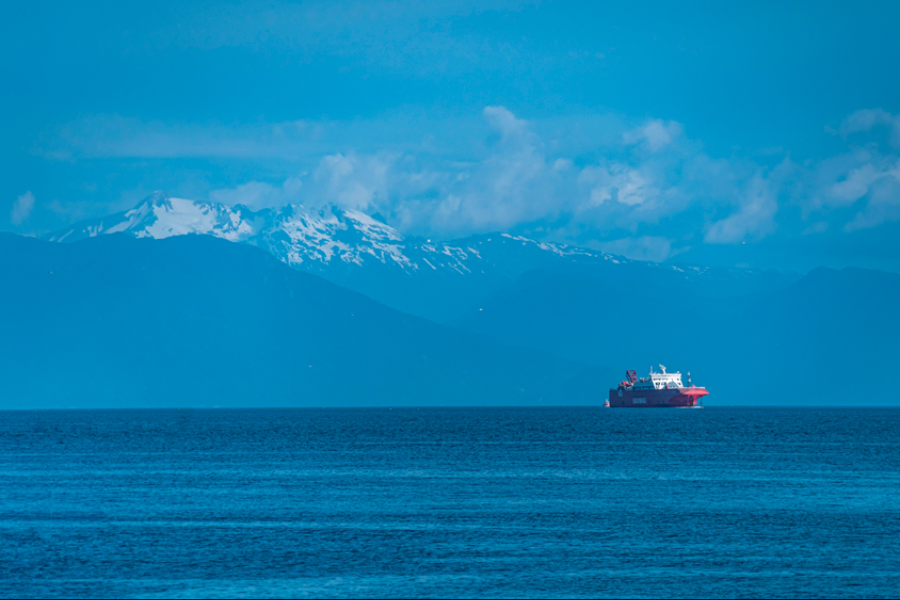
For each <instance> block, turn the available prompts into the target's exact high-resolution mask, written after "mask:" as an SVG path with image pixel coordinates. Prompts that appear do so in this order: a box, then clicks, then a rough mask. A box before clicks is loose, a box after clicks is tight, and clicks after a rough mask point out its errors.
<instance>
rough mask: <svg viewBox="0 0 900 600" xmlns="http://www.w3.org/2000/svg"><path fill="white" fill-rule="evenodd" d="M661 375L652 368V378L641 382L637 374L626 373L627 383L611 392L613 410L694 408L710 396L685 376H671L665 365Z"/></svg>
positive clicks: (625, 380)
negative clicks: (616, 408) (685, 378)
mask: <svg viewBox="0 0 900 600" xmlns="http://www.w3.org/2000/svg"><path fill="white" fill-rule="evenodd" d="M659 369H660V372H655V371H654V370H653V367H650V374H649V375H648V376H646V377H641V378H640V379H638V376H637V372H636V371H626V372H625V379H624V380H623V381H621V382H620V383H619V385H618V386H617V387H615V388H610V390H609V403H608V404H609V406H611V407H618V408H625V407H628V408H694V407H698V406H702V402H701V401H700V399H701V398H702V397H703V396H707V395H709V392H708V391H707V390H706V388H703V387H697V386H695V385H692V384H691V374H690V373H688V374H687V379H688V381H687V385H684V384H683V383H682V381H681V373H680V372H677V371H676V372H675V373H669V372H667V371H666V367H665V365H659Z"/></svg>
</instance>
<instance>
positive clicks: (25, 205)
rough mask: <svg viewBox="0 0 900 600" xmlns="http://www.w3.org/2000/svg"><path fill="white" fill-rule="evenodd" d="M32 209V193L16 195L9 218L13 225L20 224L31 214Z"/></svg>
mask: <svg viewBox="0 0 900 600" xmlns="http://www.w3.org/2000/svg"><path fill="white" fill-rule="evenodd" d="M32 210H34V194H32V193H31V192H25V193H24V194H22V195H21V196H18V197H17V198H16V201H15V202H14V203H13V207H12V212H11V213H10V215H9V220H10V221H11V222H12V224H13V225H21V224H22V223H24V222H25V221H27V220H28V217H30V216H31V211H32Z"/></svg>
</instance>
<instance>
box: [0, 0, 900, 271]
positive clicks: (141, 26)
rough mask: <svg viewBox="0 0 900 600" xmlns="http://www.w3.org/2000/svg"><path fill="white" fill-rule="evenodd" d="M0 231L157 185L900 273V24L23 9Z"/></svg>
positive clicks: (890, 5) (646, 250)
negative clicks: (899, 28) (898, 29)
mask: <svg viewBox="0 0 900 600" xmlns="http://www.w3.org/2000/svg"><path fill="white" fill-rule="evenodd" d="M4 13H5V18H4V19H3V20H2V24H0V49H2V50H0V51H2V54H3V57H4V60H3V61H2V63H0V81H2V83H3V93H2V94H0V109H2V110H3V114H4V118H3V119H2V120H0V135H2V139H3V144H2V145H0V152H2V153H3V154H2V157H0V158H2V160H0V165H2V166H0V230H7V231H13V232H16V233H20V234H25V235H40V234H42V233H46V232H50V231H53V230H56V229H60V228H63V227H65V226H67V225H69V224H72V223H74V222H77V221H79V220H83V219H87V218H93V217H99V216H103V215H106V214H109V213H112V212H117V211H121V210H126V209H128V208H131V207H132V206H134V205H136V204H137V203H138V202H140V200H141V199H142V198H144V197H146V196H147V195H149V194H150V193H151V192H153V191H155V190H163V191H164V192H166V193H167V194H170V195H172V196H178V197H185V198H191V199H195V200H200V201H216V202H223V203H228V204H244V205H247V206H249V207H251V208H253V209H261V208H267V207H276V206H279V205H283V204H289V203H290V204H297V203H301V204H305V205H308V206H323V207H324V206H328V205H332V204H334V205H338V206H341V207H344V208H353V209H358V210H362V211H364V212H367V213H370V214H376V213H377V214H378V215H380V217H381V218H383V219H384V220H385V221H387V222H388V223H389V224H391V225H393V226H395V227H396V228H398V229H399V230H401V231H402V232H404V233H406V234H409V235H423V236H429V237H437V238H442V239H453V238H459V237H464V236H466V235H471V234H475V233H483V232H492V231H509V232H512V233H515V234H519V235H528V236H530V237H533V238H538V239H547V240H552V241H557V242H565V243H572V244H578V245H583V246H588V247H592V248H597V249H601V250H606V251H609V252H615V253H619V254H625V255H627V256H630V257H632V258H640V259H648V260H657V261H662V260H670V261H677V260H681V261H686V262H697V263H703V264H739V265H749V266H754V267H764V268H779V269H797V270H806V269H810V268H813V267H815V266H820V265H824V266H832V267H844V266H860V267H867V268H879V269H885V270H890V271H895V272H900V36H898V35H897V34H896V31H897V26H896V25H897V23H900V3H897V2H868V3H850V2H846V3H832V2H822V1H818V2H807V3H802V2H796V3H789V4H787V5H786V4H785V3H780V2H768V3H767V2H760V1H754V2H745V3H737V2H729V3H712V2H704V3H690V2H686V3H678V4H677V5H676V4H675V3H668V2H648V3H642V2H628V3H622V2H619V3H600V2H582V3H576V2H557V1H548V2H516V1H512V0H509V1H496V2H492V1H489V0H480V1H478V2H474V1H473V2H469V1H458V2H446V1H440V0H433V1H429V2H417V1H411V2H398V1H383V0H366V1H343V0H329V1H327V2H209V3H204V2H164V1H159V2H152V3H122V2H108V3H107V2H92V3H69V2H66V3H48V2H30V3H16V4H12V5H10V6H6V7H4Z"/></svg>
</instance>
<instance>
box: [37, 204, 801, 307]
mask: <svg viewBox="0 0 900 600" xmlns="http://www.w3.org/2000/svg"><path fill="white" fill-rule="evenodd" d="M110 233H124V234H127V235H131V236H133V237H138V238H145V237H149V238H154V239H165V238H168V237H173V236H179V235H188V234H200V235H210V236H213V237H219V238H222V239H225V240H228V241H232V242H238V243H245V244H250V245H253V246H257V247H259V248H262V249H264V250H266V251H267V252H269V253H270V254H272V255H273V256H275V257H276V258H278V259H279V260H281V261H282V262H284V263H285V264H287V265H288V266H290V267H292V268H295V269H297V270H300V271H304V272H307V273H313V274H317V275H321V276H323V277H325V278H326V279H328V280H330V281H332V282H334V283H337V284H338V285H341V286H344V287H348V288H350V289H353V290H355V291H358V292H360V293H363V294H365V295H367V296H369V297H371V298H374V299H375V300H378V301H379V302H382V303H384V304H386V305H388V306H391V307H393V308H396V309H398V310H401V311H404V312H407V313H410V314H414V315H416V316H420V317H424V318H427V319H430V320H433V321H437V322H441V323H445V324H451V323H454V322H456V321H457V320H458V318H459V317H460V316H461V315H462V314H465V313H466V312H467V311H469V310H471V309H472V308H477V304H478V303H479V302H481V301H482V300H483V299H485V298H487V297H489V296H490V295H491V294H493V293H496V292H497V291H499V290H500V289H502V288H503V287H506V286H508V285H512V284H513V283H514V281H515V280H516V278H517V277H519V276H521V275H522V274H523V273H525V272H527V271H531V270H536V269H537V270H541V269H543V270H551V271H578V272H581V273H583V274H586V275H590V276H603V277H610V278H613V279H619V280H625V279H635V278H639V277H651V278H654V279H655V278H668V279H671V278H677V279H686V280H689V281H690V282H691V283H692V284H694V285H698V286H701V287H706V288H709V289H710V290H713V288H716V290H715V291H713V293H719V294H722V293H725V294H735V293H742V290H743V288H748V289H751V290H755V289H758V288H761V289H770V288H773V287H778V286H783V285H785V284H786V283H788V282H790V281H792V280H794V279H795V278H796V275H795V274H779V273H776V272H757V271H753V270H742V269H725V268H712V269H711V268H706V267H697V266H685V265H681V264H677V265H670V264H663V263H652V262H647V261H637V260H632V259H629V258H626V257H622V256H618V255H613V254H608V253H604V252H599V251H595V250H590V249H587V248H580V247H576V246H566V245H564V244H556V243H551V242H540V241H536V240H532V239H529V238H525V237H522V236H514V235H511V234H508V233H494V234H478V235H473V236H469V237H467V238H462V239H458V240H451V241H447V242H442V241H434V242H432V241H431V240H428V239H424V238H418V237H413V236H404V235H403V234H401V233H400V232H399V231H397V230H396V229H394V228H392V227H390V226H389V225H387V224H385V223H384V222H382V221H380V220H378V219H376V218H374V217H370V216H368V215H366V214H364V213H362V212H360V211H353V210H344V209H341V208H338V207H335V206H330V207H325V208H321V209H319V210H310V209H307V208H304V207H303V206H301V205H286V206H283V207H280V208H277V209H263V210H260V211H252V210H250V209H248V208H247V207H244V206H234V207H231V206H226V205H223V204H217V203H210V202H197V201H193V200H185V199H180V198H170V197H167V196H165V195H164V194H162V193H161V192H157V193H154V194H153V195H151V196H150V197H148V198H146V199H145V200H144V201H142V202H141V203H139V204H138V205H137V206H136V207H135V208H133V209H131V210H129V211H124V212H122V213H117V214H115V215H111V216H108V217H104V218H101V219H95V220H92V221H87V222H82V223H80V224H76V225H74V226H72V227H70V228H67V229H64V230H60V231H58V232H55V233H51V234H49V235H47V236H44V238H43V239H45V240H47V241H54V242H71V241H76V240H80V239H85V238H90V237H96V236H98V235H104V234H110ZM735 286H736V287H737V288H738V290H737V291H734V290H731V289H730V288H732V287H735Z"/></svg>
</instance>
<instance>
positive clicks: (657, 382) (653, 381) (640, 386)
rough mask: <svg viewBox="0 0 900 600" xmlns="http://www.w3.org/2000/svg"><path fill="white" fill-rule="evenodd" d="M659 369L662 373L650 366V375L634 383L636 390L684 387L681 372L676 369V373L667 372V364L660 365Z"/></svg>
mask: <svg viewBox="0 0 900 600" xmlns="http://www.w3.org/2000/svg"><path fill="white" fill-rule="evenodd" d="M659 370H660V371H662V373H655V372H654V371H653V367H652V366H651V367H650V375H649V376H647V377H641V378H640V379H639V380H638V381H637V383H635V384H634V388H633V389H635V390H667V389H668V390H671V389H678V388H682V387H684V386H683V385H682V384H681V373H680V372H678V371H676V372H674V373H666V366H665V365H659Z"/></svg>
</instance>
